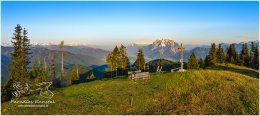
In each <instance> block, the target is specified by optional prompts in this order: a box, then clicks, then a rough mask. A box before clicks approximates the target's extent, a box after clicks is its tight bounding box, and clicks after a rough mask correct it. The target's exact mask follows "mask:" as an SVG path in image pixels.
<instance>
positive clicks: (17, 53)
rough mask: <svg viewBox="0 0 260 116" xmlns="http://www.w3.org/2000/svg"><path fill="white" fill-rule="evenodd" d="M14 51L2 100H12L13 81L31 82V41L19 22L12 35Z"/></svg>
mask: <svg viewBox="0 0 260 116" xmlns="http://www.w3.org/2000/svg"><path fill="white" fill-rule="evenodd" d="M11 42H12V45H13V48H14V49H13V52H12V53H11V64H10V65H9V74H8V77H7V81H6V83H5V84H4V87H3V91H2V95H1V97H2V101H5V100H10V99H11V97H12V94H11V91H12V90H13V88H12V87H13V86H12V85H13V83H15V82H20V83H21V84H25V83H27V82H29V79H30V73H29V71H28V66H29V63H30V57H29V56H30V53H31V52H30V41H29V39H28V37H27V31H26V30H25V29H24V30H23V29H22V27H21V26H20V25H19V24H18V25H17V26H16V27H15V32H14V34H13V37H12V41H11Z"/></svg>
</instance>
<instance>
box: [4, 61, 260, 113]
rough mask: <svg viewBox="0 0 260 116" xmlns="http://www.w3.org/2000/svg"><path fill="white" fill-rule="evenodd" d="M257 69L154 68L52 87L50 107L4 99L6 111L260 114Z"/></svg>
mask: <svg viewBox="0 0 260 116" xmlns="http://www.w3.org/2000/svg"><path fill="white" fill-rule="evenodd" d="M258 75H259V71H258V70H253V69H249V68H246V67H240V66H236V65H231V64H230V65H219V66H216V67H211V68H208V69H206V70H188V71H187V72H184V73H180V72H174V73H152V74H151V78H150V79H146V80H136V81H133V80H128V79H125V78H122V77H118V78H116V79H105V80H98V81H93V82H89V83H83V84H78V85H73V86H70V87H67V88H62V89H56V90H54V91H53V92H54V93H55V95H54V97H53V98H52V99H53V100H55V102H56V103H54V104H49V107H47V108H24V107H22V108H19V107H17V104H13V103H12V104H11V103H9V102H6V103H3V104H2V114H259V79H258ZM34 98H35V96H30V97H23V98H19V99H17V100H27V99H34ZM38 98H39V99H42V98H40V96H39V97H38ZM131 104H132V105H131Z"/></svg>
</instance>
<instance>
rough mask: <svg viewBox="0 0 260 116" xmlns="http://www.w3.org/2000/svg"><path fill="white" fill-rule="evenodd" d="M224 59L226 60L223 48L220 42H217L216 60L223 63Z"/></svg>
mask: <svg viewBox="0 0 260 116" xmlns="http://www.w3.org/2000/svg"><path fill="white" fill-rule="evenodd" d="M225 60H226V55H225V52H224V49H223V48H221V44H219V45H218V50H217V62H218V63H224V62H225Z"/></svg>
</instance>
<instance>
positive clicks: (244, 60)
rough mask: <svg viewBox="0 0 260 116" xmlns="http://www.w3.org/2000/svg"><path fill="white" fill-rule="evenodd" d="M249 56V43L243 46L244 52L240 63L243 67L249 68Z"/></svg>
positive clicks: (241, 54) (242, 51)
mask: <svg viewBox="0 0 260 116" xmlns="http://www.w3.org/2000/svg"><path fill="white" fill-rule="evenodd" d="M249 59H250V58H249V54H248V48H247V43H243V45H242V50H241V53H240V61H241V65H243V66H249Z"/></svg>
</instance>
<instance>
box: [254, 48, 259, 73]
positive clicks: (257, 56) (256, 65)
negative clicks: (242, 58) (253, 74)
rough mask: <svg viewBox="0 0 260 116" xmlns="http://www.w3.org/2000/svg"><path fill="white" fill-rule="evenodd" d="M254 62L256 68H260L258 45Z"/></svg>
mask: <svg viewBox="0 0 260 116" xmlns="http://www.w3.org/2000/svg"><path fill="white" fill-rule="evenodd" d="M254 64H255V65H254V68H255V69H259V49H258V46H257V45H256V47H255V54H254Z"/></svg>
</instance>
